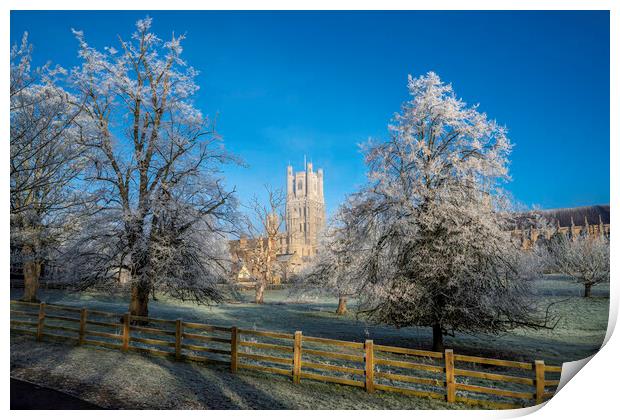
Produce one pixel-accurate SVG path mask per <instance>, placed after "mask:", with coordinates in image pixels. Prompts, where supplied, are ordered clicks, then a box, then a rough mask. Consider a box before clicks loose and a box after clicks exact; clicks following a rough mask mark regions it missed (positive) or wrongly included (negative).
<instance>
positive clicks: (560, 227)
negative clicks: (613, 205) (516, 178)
mask: <svg viewBox="0 0 620 420" xmlns="http://www.w3.org/2000/svg"><path fill="white" fill-rule="evenodd" d="M537 218H538V219H543V220H544V221H545V222H546V224H547V225H546V226H537V224H536V222H535V221H536V219H537ZM554 235H564V236H566V237H568V238H575V237H577V236H588V237H598V236H605V237H607V238H609V237H610V235H611V224H610V208H609V205H599V206H585V207H572V208H563V209H553V210H536V211H532V212H528V213H523V214H521V215H519V216H518V217H516V224H515V225H514V226H513V229H512V236H513V238H515V239H516V240H518V241H520V242H521V247H522V248H524V249H529V248H531V247H532V246H534V244H536V243H537V242H539V243H540V242H543V241H548V240H550V239H551V238H552V237H553V236H554Z"/></svg>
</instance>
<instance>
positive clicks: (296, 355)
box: [293, 331, 302, 384]
mask: <svg viewBox="0 0 620 420" xmlns="http://www.w3.org/2000/svg"><path fill="white" fill-rule="evenodd" d="M301 340H302V336H301V331H295V342H294V344H293V383H294V384H298V383H299V382H300V380H301Z"/></svg>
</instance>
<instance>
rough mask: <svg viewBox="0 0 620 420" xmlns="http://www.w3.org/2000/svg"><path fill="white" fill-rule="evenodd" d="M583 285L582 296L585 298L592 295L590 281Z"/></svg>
mask: <svg viewBox="0 0 620 420" xmlns="http://www.w3.org/2000/svg"><path fill="white" fill-rule="evenodd" d="M584 286H585V288H584V291H583V296H584V297H587V298H589V297H591V296H592V285H591V284H590V283H586V284H584Z"/></svg>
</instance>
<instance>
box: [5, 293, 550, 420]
mask: <svg viewBox="0 0 620 420" xmlns="http://www.w3.org/2000/svg"><path fill="white" fill-rule="evenodd" d="M11 331H13V332H15V333H21V334H29V335H34V336H35V337H36V339H37V340H42V339H43V338H44V337H47V338H52V339H62V340H67V339H69V340H74V341H76V342H77V344H78V345H93V346H100V347H107V348H112V349H118V350H121V351H124V352H126V351H136V352H144V353H148V354H153V355H158V356H169V357H174V358H176V360H191V361H197V362H204V363H216V364H223V365H227V366H229V367H230V370H231V371H232V372H233V373H236V372H238V371H239V370H240V369H245V370H255V371H260V372H264V373H269V374H277V375H284V376H287V377H290V378H291V379H292V381H293V383H295V384H298V383H300V382H301V380H302V379H306V380H315V381H321V382H332V383H337V384H341V385H348V386H354V387H359V388H364V389H365V390H366V391H367V392H369V393H372V392H375V391H376V390H378V391H383V392H396V393H401V394H405V395H411V396H417V397H426V398H436V399H443V400H445V401H447V402H449V403H454V402H460V403H464V404H469V405H479V406H482V407H487V408H495V409H507V408H521V407H527V406H530V405H534V404H540V403H542V402H544V401H545V400H547V399H549V398H551V397H552V396H553V394H554V393H555V390H556V389H557V386H558V384H559V375H560V373H561V371H562V368H561V367H560V366H550V365H546V364H545V363H544V361H542V360H535V361H533V362H532V363H528V362H521V361H511V360H500V359H490V358H485V357H477V356H467V355H461V354H454V352H453V351H452V350H450V349H447V350H446V351H445V352H434V351H426V350H419V349H409V348H404V347H394V346H386V345H378V344H374V342H373V340H366V341H365V342H363V343H360V342H352V341H343V340H334V339H331V338H322V337H309V336H304V335H303V334H302V332H301V331H296V332H295V333H294V334H290V333H283V332H274V331H256V330H250V329H241V328H237V327H234V326H233V327H224V326H216V325H207V324H202V323H197V322H186V321H183V320H181V319H176V320H170V319H160V318H150V317H140V316H133V315H131V314H129V313H124V314H121V313H113V312H104V311H97V310H91V309H88V308H77V307H72V306H62V305H56V304H45V303H41V304H33V303H27V302H21V301H13V300H12V301H11ZM207 333H208V334H207ZM94 338H96V339H94Z"/></svg>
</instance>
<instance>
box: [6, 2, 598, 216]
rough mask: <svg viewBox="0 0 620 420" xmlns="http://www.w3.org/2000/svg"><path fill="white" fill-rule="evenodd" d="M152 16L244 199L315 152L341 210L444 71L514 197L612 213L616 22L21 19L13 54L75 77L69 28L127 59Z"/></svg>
mask: <svg viewBox="0 0 620 420" xmlns="http://www.w3.org/2000/svg"><path fill="white" fill-rule="evenodd" d="M147 14H148V15H149V16H151V17H153V19H154V24H153V30H154V32H156V33H157V34H158V35H159V37H160V38H163V39H166V38H167V37H168V36H169V34H170V33H171V32H172V31H175V33H177V34H178V33H186V34H187V40H186V42H185V47H184V56H185V58H186V60H187V61H188V62H189V63H190V64H191V65H192V66H194V67H195V68H197V69H198V70H200V71H201V74H200V76H199V78H198V83H199V85H200V86H201V90H200V92H199V94H198V97H197V98H196V104H197V106H198V107H199V108H201V109H202V111H203V112H205V113H207V114H209V115H211V116H213V115H216V114H217V115H218V125H217V129H218V131H219V132H220V134H221V135H222V136H223V137H224V140H225V142H226V145H227V147H228V148H229V150H231V151H232V152H234V153H236V154H238V155H240V156H241V157H242V158H243V159H245V161H246V162H247V163H248V165H249V166H248V167H247V168H239V167H230V168H227V169H226V177H227V180H228V184H229V185H236V186H237V189H238V191H239V195H240V198H241V199H242V200H245V199H247V198H248V197H249V196H250V195H252V194H253V193H254V192H256V191H260V189H261V188H262V185H263V184H264V183H268V184H271V185H275V186H282V187H285V173H286V165H287V164H288V162H291V163H292V164H293V165H294V166H295V169H296V170H301V169H302V165H303V158H304V154H305V155H307V156H308V159H312V160H313V162H314V166H315V168H320V167H322V168H324V170H325V194H326V201H327V204H328V211H330V212H331V211H332V210H333V209H334V208H336V206H337V205H338V203H340V202H341V201H342V199H343V197H344V196H345V195H346V194H347V193H349V192H352V191H354V190H355V188H356V186H358V185H360V184H361V183H363V182H364V179H365V173H364V171H365V169H364V165H363V162H362V158H361V155H360V153H359V151H358V147H357V145H358V144H359V143H360V142H363V141H365V140H366V139H368V138H369V137H374V138H385V137H386V133H387V129H386V126H387V123H388V122H389V119H390V118H391V117H392V115H393V113H394V112H396V111H398V110H399V107H400V104H401V103H402V102H403V101H404V100H406V99H407V89H406V82H407V74H413V75H419V74H422V73H426V72H427V71H429V70H434V71H435V72H437V73H438V74H439V75H440V77H441V78H442V79H444V80H446V81H449V82H452V84H453V86H454V89H455V91H456V93H457V95H459V96H460V97H462V98H463V99H464V100H465V101H467V102H468V103H480V107H481V110H483V111H485V112H487V114H488V115H489V116H490V117H492V118H495V119H497V120H498V121H499V122H500V123H502V124H505V125H506V126H507V127H508V129H509V133H510V137H511V139H512V141H513V143H514V144H515V148H514V151H513V154H512V157H511V160H512V163H511V175H512V178H513V181H512V182H511V183H510V184H508V186H507V189H508V190H510V191H511V192H512V193H513V195H514V196H515V198H516V199H518V200H519V201H520V202H522V203H524V204H526V205H538V206H541V207H543V208H554V207H565V206H579V205H589V204H604V203H608V202H609V141H610V137H609V13H608V12H594V11H584V12H581V11H578V12H554V11H551V12H168V11H166V12H164V11H162V12H157V11H156V12H12V13H11V42H12V43H13V42H15V41H19V39H20V37H21V34H22V33H23V31H26V30H27V31H28V32H29V33H30V38H31V42H32V43H33V44H34V46H35V59H36V60H37V61H38V62H42V61H45V60H51V61H53V62H54V63H58V64H61V65H63V66H64V67H67V68H70V67H71V66H73V65H75V64H77V63H78V59H77V42H76V41H75V39H74V38H73V36H72V34H71V28H75V29H80V30H83V31H84V33H85V35H86V38H87V41H88V42H89V44H91V45H93V46H96V47H100V48H101V47H103V46H112V45H113V46H117V41H116V35H117V34H121V35H124V36H127V35H129V34H130V33H131V32H132V31H133V24H134V22H135V21H136V20H137V19H139V18H142V17H144V16H145V15H147Z"/></svg>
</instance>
